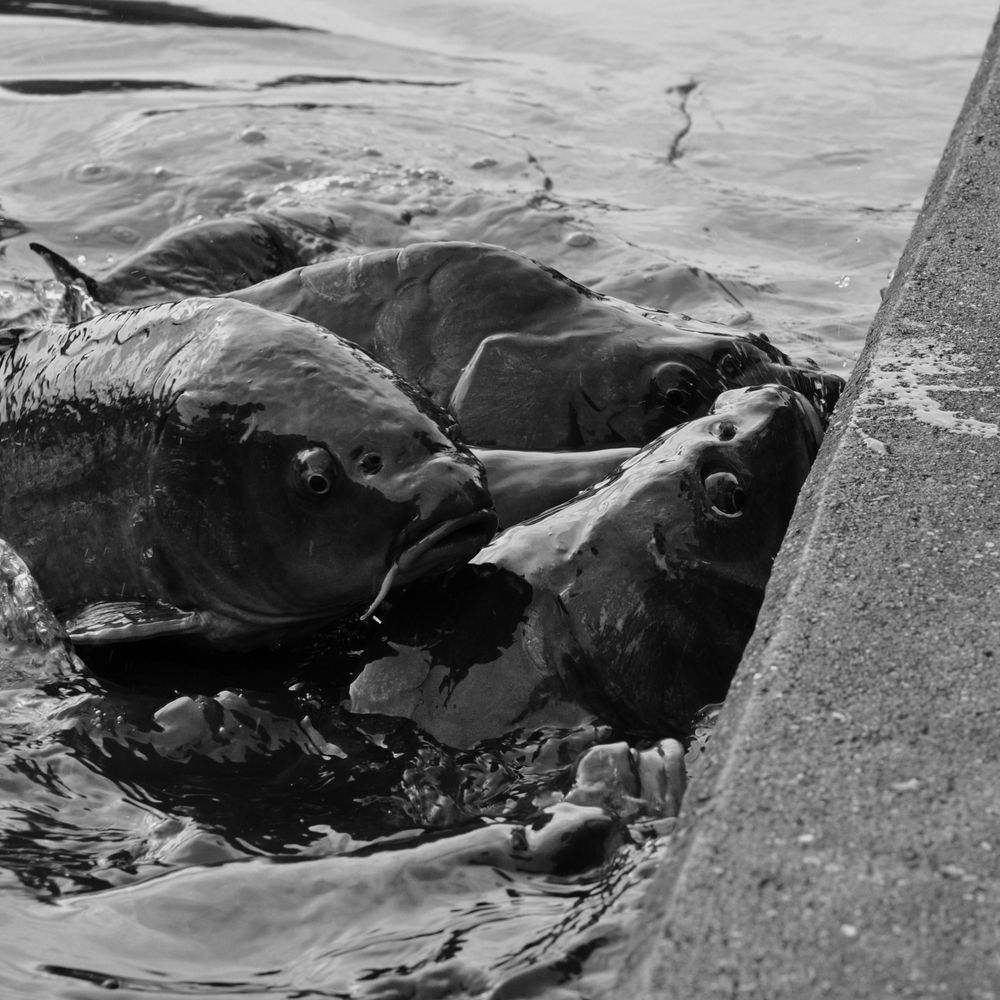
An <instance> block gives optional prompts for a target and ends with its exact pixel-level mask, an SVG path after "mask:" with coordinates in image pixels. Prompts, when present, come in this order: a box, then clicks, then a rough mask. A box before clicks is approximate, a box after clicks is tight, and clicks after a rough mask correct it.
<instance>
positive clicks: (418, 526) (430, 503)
mask: <svg viewBox="0 0 1000 1000" xmlns="http://www.w3.org/2000/svg"><path fill="white" fill-rule="evenodd" d="M422 480H423V481H422V483H421V488H420V489H419V490H418V491H417V495H416V499H417V511H416V513H415V516H414V517H413V518H412V519H411V520H410V522H409V523H408V524H407V525H406V526H405V527H404V529H403V530H402V532H400V534H399V536H398V538H397V540H396V543H395V545H394V546H393V548H392V550H391V551H390V553H389V559H390V562H391V563H398V565H399V571H400V573H401V574H404V575H405V576H406V577H408V578H409V577H415V576H418V575H423V574H425V573H427V572H443V571H444V570H446V569H450V568H451V567H452V566H455V565H457V564H459V563H462V562H466V561H467V560H468V559H471V558H472V556H474V555H475V554H476V553H477V552H478V551H479V550H480V549H481V548H482V547H483V546H484V545H485V544H486V543H487V542H488V541H489V540H490V539H491V538H492V537H493V536H494V535H495V534H496V531H497V527H498V523H499V522H498V519H497V515H496V511H495V510H494V509H493V506H494V505H493V497H492V496H491V495H490V493H489V490H487V488H486V476H485V472H484V471H483V467H482V465H480V463H479V462H478V461H477V460H476V459H475V458H474V457H473V456H472V455H466V454H464V453H461V454H456V455H438V456H435V457H434V458H433V459H432V460H431V461H430V462H428V463H427V466H426V468H425V469H424V474H423V477H422Z"/></svg>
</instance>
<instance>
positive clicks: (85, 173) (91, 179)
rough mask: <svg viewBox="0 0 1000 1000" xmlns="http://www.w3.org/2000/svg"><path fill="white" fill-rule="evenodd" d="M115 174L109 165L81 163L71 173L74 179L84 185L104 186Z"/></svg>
mask: <svg viewBox="0 0 1000 1000" xmlns="http://www.w3.org/2000/svg"><path fill="white" fill-rule="evenodd" d="M114 173H115V171H114V169H113V168H112V167H111V166H110V165H109V164H107V163H81V164H79V165H78V166H76V167H74V168H73V169H72V171H71V174H72V176H73V179H74V180H77V181H80V183H82V184H103V183H104V182H105V181H108V180H110V179H111V178H112V177H113V175H114Z"/></svg>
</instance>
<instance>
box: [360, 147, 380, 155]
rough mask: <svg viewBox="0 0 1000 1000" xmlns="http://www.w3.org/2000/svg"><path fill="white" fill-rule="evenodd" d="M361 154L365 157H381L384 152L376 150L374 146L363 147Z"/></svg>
mask: <svg viewBox="0 0 1000 1000" xmlns="http://www.w3.org/2000/svg"><path fill="white" fill-rule="evenodd" d="M361 152H362V154H364V155H365V156H381V155H382V150H380V149H376V148H375V147H374V146H362V147H361Z"/></svg>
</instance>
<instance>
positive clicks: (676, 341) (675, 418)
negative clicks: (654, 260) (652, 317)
mask: <svg viewBox="0 0 1000 1000" xmlns="http://www.w3.org/2000/svg"><path fill="white" fill-rule="evenodd" d="M677 319H678V322H676V323H668V322H667V321H666V320H663V321H662V322H661V323H659V324H657V325H656V328H655V329H650V328H648V327H637V328H636V329H635V331H634V332H633V333H631V334H624V333H623V334H621V335H619V336H615V337H611V338H607V339H606V340H605V341H604V342H603V343H593V344H591V345H589V347H588V349H587V352H586V353H587V361H586V363H585V365H584V366H583V367H581V369H580V372H579V376H578V386H577V391H576V392H575V394H574V399H573V402H572V410H573V413H574V420H575V424H576V426H577V427H579V428H581V431H582V433H581V437H582V438H583V439H584V440H585V441H586V442H587V443H588V444H589V443H590V442H598V441H604V442H615V443H633V444H642V443H645V442H648V441H651V440H653V439H654V438H655V437H657V436H658V435H659V434H662V433H663V432H664V431H665V430H668V429H669V428H671V427H675V426H677V425H678V424H681V423H685V422H686V421H689V420H693V419H696V418H698V417H701V416H704V415H705V414H707V413H708V412H710V410H711V408H712V406H713V404H714V402H715V400H716V398H717V397H718V396H719V394H720V393H722V392H726V391H728V390H731V389H738V388H741V387H748V386H757V385H765V384H769V383H776V384H780V385H785V386H788V387H789V388H791V389H795V390H796V391H797V392H799V393H800V394H801V395H802V396H803V397H804V398H805V399H807V400H808V401H809V402H810V403H811V405H812V407H813V409H814V410H815V412H816V414H817V416H819V418H820V419H821V421H822V422H823V423H824V425H825V423H826V421H827V420H828V418H829V415H830V413H831V412H832V410H833V407H834V405H835V404H836V402H837V399H838V398H839V396H840V391H841V389H842V387H843V384H844V383H843V380H842V379H841V378H839V377H838V376H836V375H831V374H828V373H826V372H823V371H821V370H820V369H819V368H818V366H817V365H816V364H815V362H813V361H811V360H808V359H807V360H806V361H804V362H802V363H794V362H792V360H791V359H790V358H788V357H787V356H786V355H785V354H783V353H782V352H781V351H779V350H777V349H776V348H775V347H774V346H773V345H772V344H771V343H770V341H769V340H768V339H767V338H766V337H765V336H762V335H759V334H742V333H739V332H737V331H735V330H728V329H726V328H724V327H722V326H720V325H718V324H708V323H698V322H696V321H689V322H685V321H682V320H680V319H679V318H677Z"/></svg>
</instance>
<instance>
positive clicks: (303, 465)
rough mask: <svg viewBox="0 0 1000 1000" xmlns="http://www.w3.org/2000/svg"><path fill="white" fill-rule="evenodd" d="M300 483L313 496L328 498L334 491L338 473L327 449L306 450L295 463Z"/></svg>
mask: <svg viewBox="0 0 1000 1000" xmlns="http://www.w3.org/2000/svg"><path fill="white" fill-rule="evenodd" d="M293 467H294V469H295V472H296V475H297V477H298V480H299V482H300V483H301V484H302V486H303V487H305V489H306V492H308V493H311V494H312V495H313V496H317V497H321V496H326V494H327V493H329V492H330V490H332V489H333V483H334V480H335V479H336V471H335V465H334V460H333V456H332V455H331V454H330V453H329V452H328V451H327V450H326V448H304V449H303V450H302V451H300V452H299V453H298V454H297V455H296V456H295V459H294V461H293Z"/></svg>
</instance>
